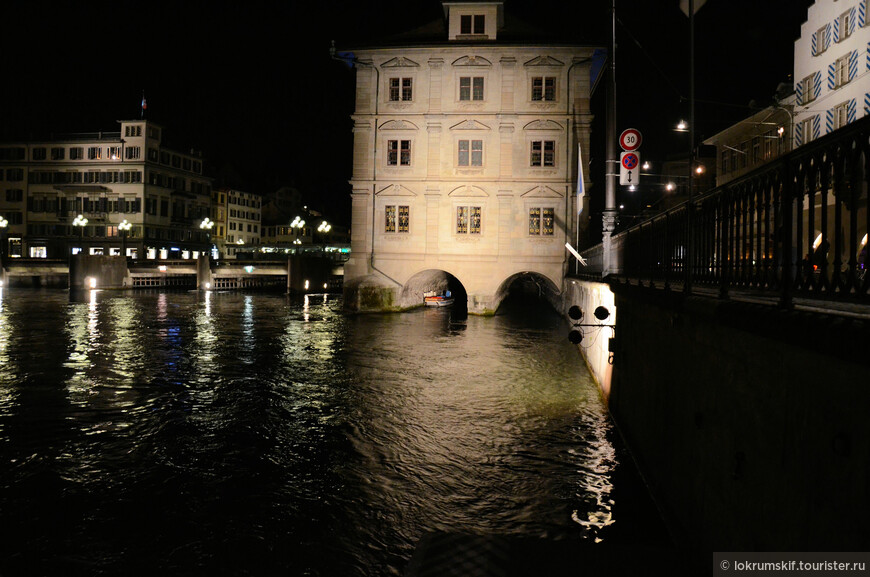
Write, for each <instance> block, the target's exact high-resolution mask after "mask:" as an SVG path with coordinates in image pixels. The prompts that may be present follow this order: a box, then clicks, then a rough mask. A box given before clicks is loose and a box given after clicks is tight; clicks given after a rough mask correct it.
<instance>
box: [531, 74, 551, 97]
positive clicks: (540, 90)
mask: <svg viewBox="0 0 870 577" xmlns="http://www.w3.org/2000/svg"><path fill="white" fill-rule="evenodd" d="M554 100H556V77H555V76H535V77H533V78H532V101H534V102H538V101H547V102H552V101H554Z"/></svg>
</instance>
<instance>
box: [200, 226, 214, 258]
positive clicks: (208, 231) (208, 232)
mask: <svg viewBox="0 0 870 577" xmlns="http://www.w3.org/2000/svg"><path fill="white" fill-rule="evenodd" d="M213 226H214V221H213V220H210V219H209V218H208V217H205V218H204V219H202V222H201V223H199V228H200V229H201V230H204V231H205V240H206V254H208V255H209V258H211V229H212V227H213Z"/></svg>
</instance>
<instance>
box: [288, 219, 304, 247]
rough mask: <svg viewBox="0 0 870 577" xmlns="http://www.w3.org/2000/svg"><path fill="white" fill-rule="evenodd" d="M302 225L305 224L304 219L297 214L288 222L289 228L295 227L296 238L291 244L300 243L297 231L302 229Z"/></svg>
mask: <svg viewBox="0 0 870 577" xmlns="http://www.w3.org/2000/svg"><path fill="white" fill-rule="evenodd" d="M303 226H305V221H304V220H302V219H301V218H299V217H298V216H297V217H296V218H294V219H293V222H291V223H290V228H295V229H296V240H294V241H293V244H302V241H301V240H299V233H300V231H301V230H302V227H303Z"/></svg>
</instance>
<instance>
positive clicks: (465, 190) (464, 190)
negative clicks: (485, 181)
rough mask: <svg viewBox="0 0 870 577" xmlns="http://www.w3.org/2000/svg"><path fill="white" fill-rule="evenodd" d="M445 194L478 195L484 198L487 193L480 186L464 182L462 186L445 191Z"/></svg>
mask: <svg viewBox="0 0 870 577" xmlns="http://www.w3.org/2000/svg"><path fill="white" fill-rule="evenodd" d="M447 196H461V197H472V198H474V197H478V198H486V197H488V196H489V195H488V194H487V193H486V191H485V190H483V189H482V188H480V187H479V186H473V185H471V184H466V185H463V186H457V187H456V188H454V189H453V190H451V191H450V192H448V193H447Z"/></svg>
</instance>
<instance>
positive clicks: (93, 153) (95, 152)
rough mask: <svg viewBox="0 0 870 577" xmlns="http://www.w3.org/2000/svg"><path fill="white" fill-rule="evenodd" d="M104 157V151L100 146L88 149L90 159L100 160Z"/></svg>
mask: <svg viewBox="0 0 870 577" xmlns="http://www.w3.org/2000/svg"><path fill="white" fill-rule="evenodd" d="M102 157H103V149H102V148H100V147H99V146H91V147H88V158H89V159H91V160H99V159H100V158H102Z"/></svg>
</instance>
